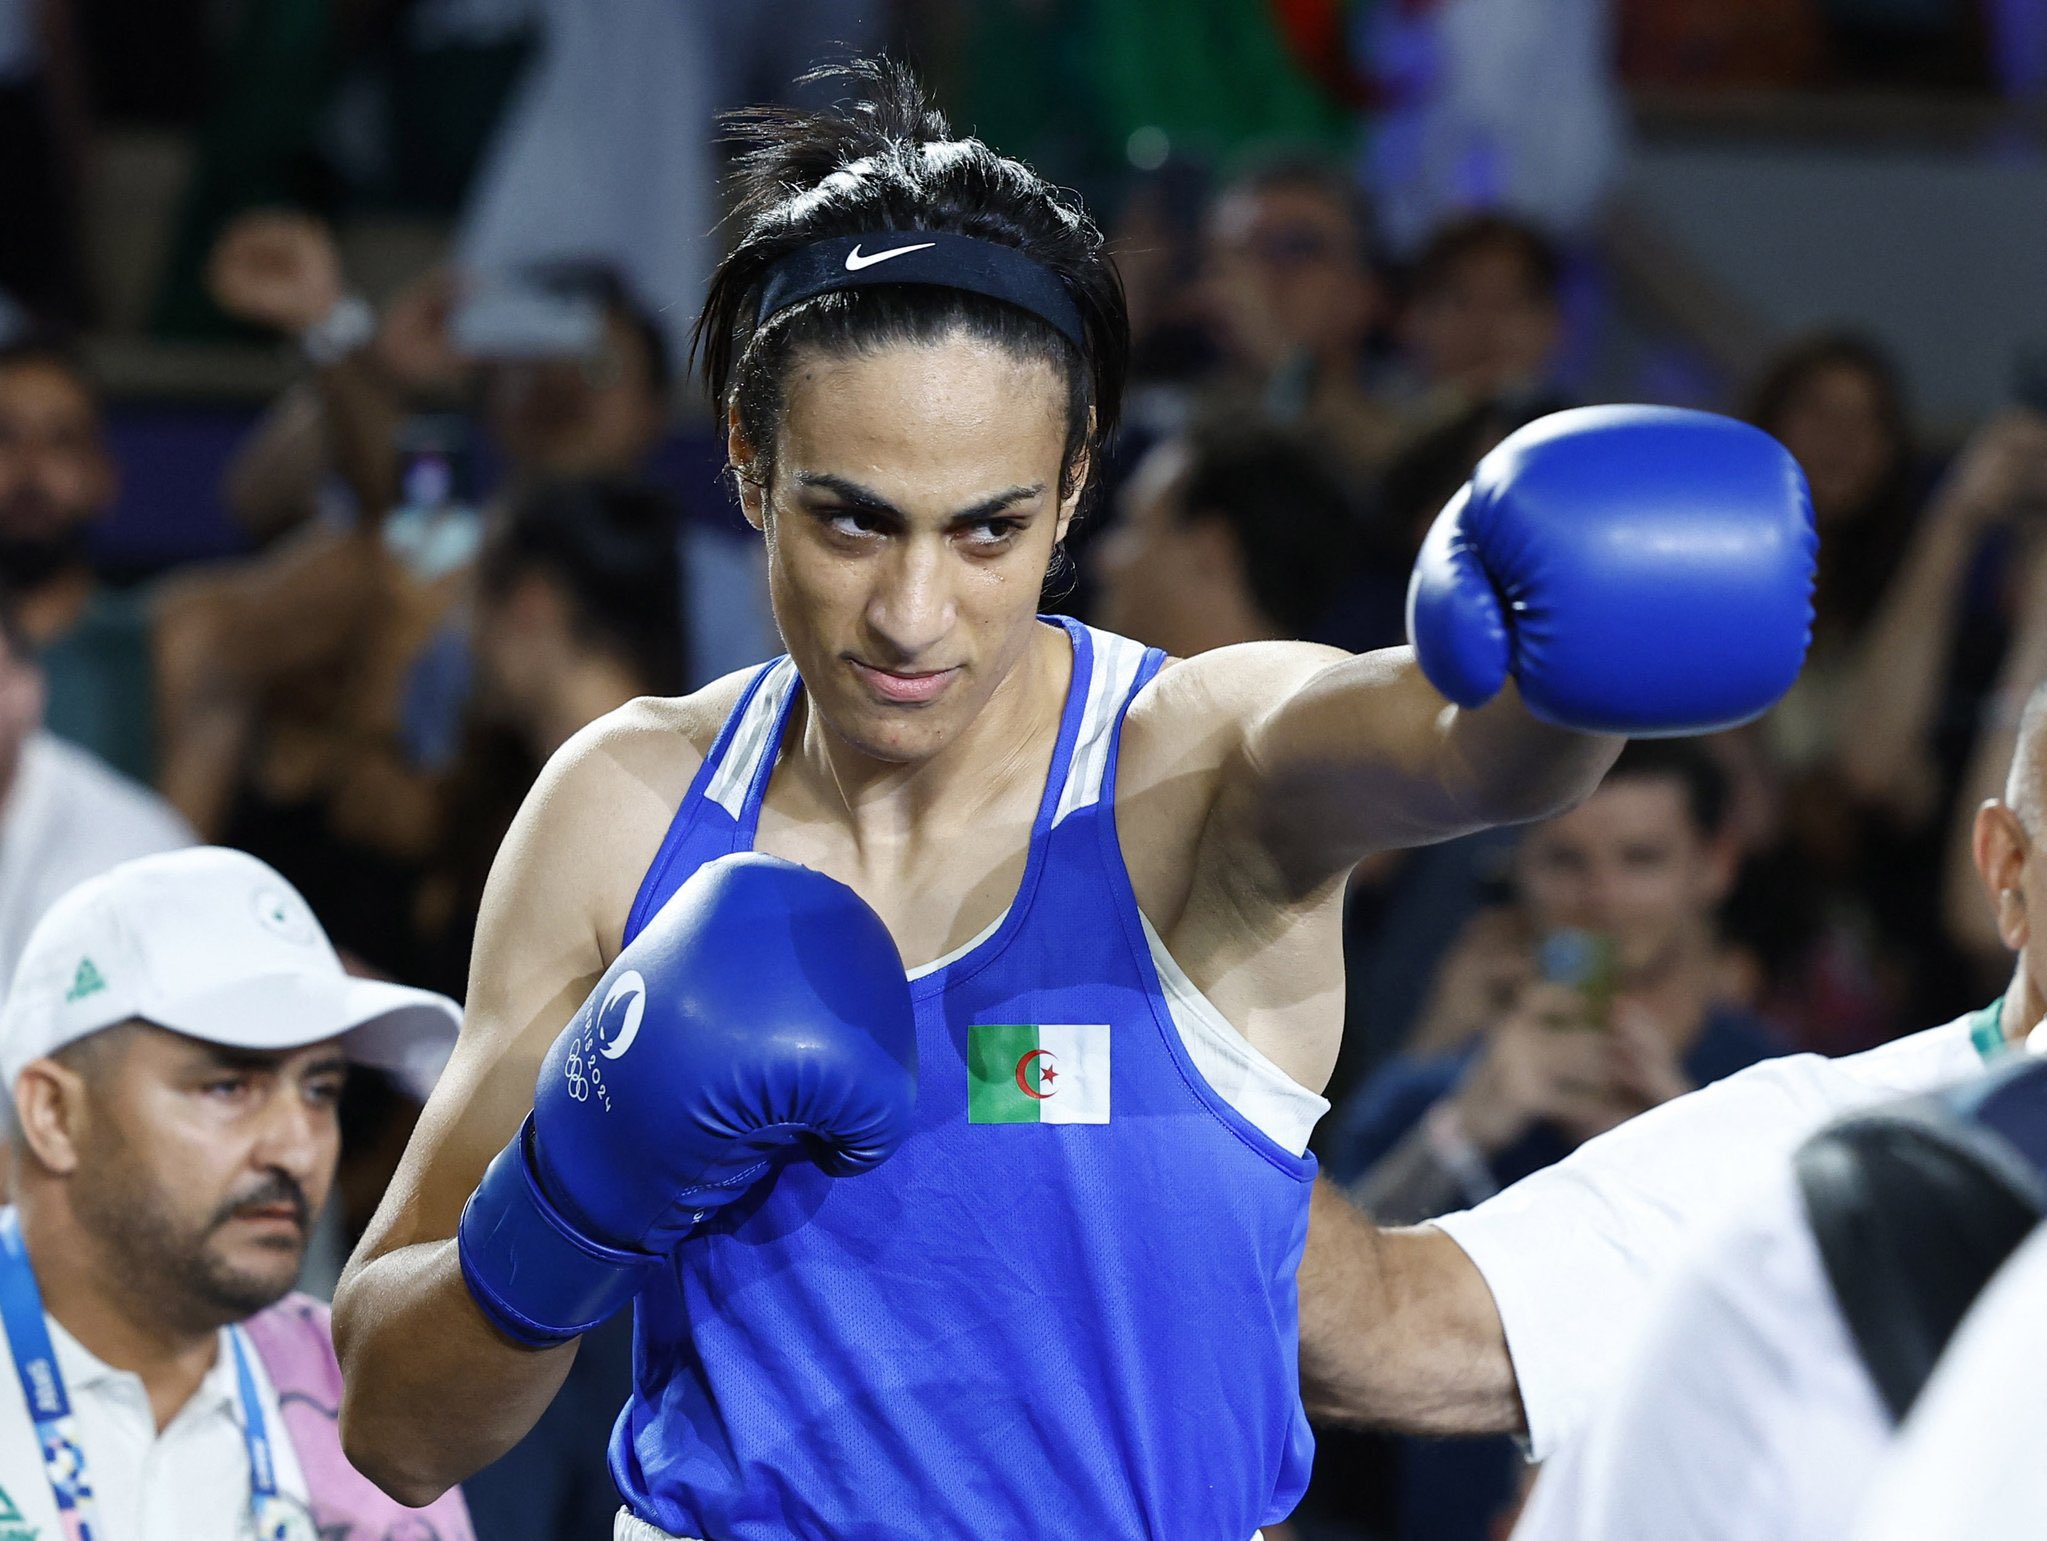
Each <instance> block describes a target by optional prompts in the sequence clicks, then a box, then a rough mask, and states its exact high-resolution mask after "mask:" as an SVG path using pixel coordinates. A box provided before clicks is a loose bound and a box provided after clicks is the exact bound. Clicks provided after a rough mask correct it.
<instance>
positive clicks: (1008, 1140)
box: [611, 622, 1326, 1541]
mask: <svg viewBox="0 0 2047 1541" xmlns="http://www.w3.org/2000/svg"><path fill="white" fill-rule="evenodd" d="M1062 624H1064V625H1065V626H1066V629H1067V631H1068V633H1069V634H1070V636H1071V638H1072V644H1073V682H1072V684H1071V686H1070V687H1069V689H1068V692H1067V700H1066V705H1065V709H1064V712H1063V714H1062V719H1061V723H1060V730H1059V742H1058V748H1057V751H1056V753H1055V754H1054V756H1053V760H1052V767H1051V772H1050V774H1049V776H1048V777H1047V780H1046V786H1045V791H1044V796H1043V799H1042V801H1041V803H1040V806H1039V809H1038V814H1037V818H1036V821H1035V823H1034V825H1033V828H1032V833H1031V846H1030V854H1029V858H1028V861H1027V864H1026V867H1025V871H1024V876H1023V881H1022V883H1021V884H1020V886H1019V888H1018V891H1017V894H1016V897H1015V898H1014V900H1013V901H1012V903H1011V905H1010V908H1009V909H1008V911H1007V912H1006V913H1005V914H1004V915H1003V916H1002V918H1001V919H1000V920H998V921H997V922H996V923H995V924H994V925H993V926H992V927H991V928H990V929H989V930H988V931H987V932H985V933H983V934H982V935H981V936H980V937H977V938H976V939H975V940H973V941H972V942H970V943H968V944H967V945H966V946H965V947H964V948H962V949H960V950H959V951H958V952H956V953H954V954H953V955H951V956H950V957H948V958H944V959H941V960H939V961H938V962H936V963H934V964H931V965H929V966H927V967H925V968H922V969H919V970H916V971H914V972H913V974H912V983H911V992H912V998H913V1000H914V1002H915V1004H916V1012H917V1035H918V1042H917V1050H918V1092H917V1112H916V1122H915V1127H914V1130H913V1132H912V1133H911V1134H910V1136H909V1138H908V1139H907V1140H905V1141H904V1143H903V1145H902V1146H901V1147H900V1148H899V1149H898V1150H897V1151H896V1153H895V1154H894V1155H893V1156H892V1157H891V1158H890V1159H889V1160H888V1161H887V1162H886V1163H884V1164H883V1165H882V1166H881V1167H879V1168H877V1169H876V1170H875V1171H873V1172H870V1173H866V1174H864V1175H862V1176H859V1177H854V1178H847V1179H837V1180H835V1179H832V1178H829V1177H826V1176H825V1175H824V1174H823V1173H822V1172H820V1171H818V1170H817V1169H816V1168H815V1167H812V1166H809V1165H807V1164H803V1163H797V1164H794V1165H791V1166H790V1167H788V1168H786V1169H785V1170H784V1171H783V1172H782V1173H781V1174H780V1175H779V1176H778V1177H777V1178H776V1179H775V1180H774V1182H773V1183H771V1184H768V1185H765V1186H764V1188H763V1189H762V1191H761V1192H760V1193H759V1195H758V1196H757V1199H749V1200H748V1201H746V1202H744V1203H743V1204H741V1205H739V1206H735V1209H736V1210H739V1211H742V1212H739V1213H734V1212H731V1211H725V1212H721V1215H720V1217H719V1218H718V1219H715V1220H713V1221H710V1222H707V1224H706V1226H705V1228H704V1229H703V1230H701V1231H699V1232H697V1233H696V1234H694V1235H692V1236H691V1237H690V1238H689V1239H688V1240H687V1241H685V1242H684V1243H683V1244H682V1245H681V1246H680V1247H679V1248H677V1249H676V1251H675V1253H674V1254H673V1256H672V1258H671V1266H670V1267H669V1268H668V1269H667V1270H666V1271H664V1273H663V1274H662V1275H661V1277H660V1279H659V1281H658V1282H657V1283H656V1284H654V1285H653V1286H651V1287H650V1288H649V1289H648V1290H646V1291H645V1292H644V1293H643V1294H642V1295H641V1296H640V1298H639V1301H638V1303H637V1306H636V1308H635V1309H636V1311H637V1323H636V1325H637V1332H636V1334H635V1339H636V1341H635V1345H634V1366H633V1379H634V1386H633V1396H632V1400H631V1401H630V1402H629V1403H628V1404H627V1406H626V1409H625V1411H624V1413H623V1414H621V1416H620V1418H619V1421H618V1424H617V1427H616V1428H615V1429H614V1431H613V1434H612V1443H611V1468H612V1474H613V1476H614V1478H615V1479H616V1481H617V1483H618V1487H619V1491H620V1492H621V1493H622V1494H623V1495H624V1498H625V1501H626V1503H627V1505H628V1506H629V1507H630V1508H631V1510H632V1512H633V1513H634V1514H636V1515H638V1516H639V1517H640V1518H642V1519H644V1520H646V1521H648V1522H649V1523H651V1524H653V1525H655V1526H658V1527H659V1528H660V1529H662V1530H665V1531H668V1532H669V1533H671V1534H673V1535H678V1536H690V1537H703V1538H705V1541H792V1538H818V1541H823V1538H830V1541H899V1538H900V1541H912V1538H915V1541H929V1538H934V1537H947V1538H952V1537H957V1538H969V1537H971V1538H974V1541H995V1538H1002V1537H1025V1536H1029V1537H1047V1536H1050V1537H1062V1538H1079V1537H1086V1538H1089V1541H1094V1538H1101V1541H1108V1538H1116V1541H1125V1538H1133V1537H1155V1538H1159V1541H1248V1538H1249V1537H1250V1536H1251V1534H1252V1532H1253V1530H1254V1529H1255V1528H1256V1527H1258V1526H1259V1525H1261V1524H1265V1523H1268V1522H1270V1521H1274V1520H1277V1519H1280V1518H1283V1517H1284V1516H1285V1515H1286V1514H1287V1513H1288V1512H1289V1511H1290V1510H1291V1509H1292V1508H1293V1506H1294V1503H1295V1501H1296V1500H1297V1499H1298V1498H1299V1496H1300V1493H1301V1490H1302V1487H1303V1486H1304V1485H1305V1483H1306V1481H1307V1476H1308V1467H1309V1460H1310V1456H1311V1454H1312V1451H1313V1438H1312V1436H1311V1435H1310V1433H1309V1430H1308V1425H1307V1421H1306V1419H1305V1417H1304V1416H1303V1414H1302V1410H1301V1401H1300V1390H1299V1385H1298V1376H1297V1366H1296V1358H1297V1351H1298V1349H1297V1340H1298V1320H1297V1313H1296V1302H1295V1284H1294V1274H1295V1270H1296V1268H1297V1267H1298V1266H1299V1263H1300V1258H1301V1248H1302V1245H1303V1243H1304V1241H1305V1239H1306V1236H1307V1223H1308V1193H1309V1187H1310V1184H1311V1182H1312V1180H1313V1177H1314V1173H1315V1161H1314V1158H1313V1157H1312V1156H1310V1155H1307V1154H1305V1144H1306V1139H1307V1131H1308V1129H1309V1128H1310V1127H1312V1124H1313V1121H1314V1118H1315V1117H1316V1116H1317V1115H1319V1113H1320V1112H1321V1111H1322V1109H1323V1108H1324V1107H1325V1106H1326V1104H1324V1103H1323V1102H1322V1100H1321V1099H1320V1098H1319V1097H1315V1096H1314V1095H1313V1094H1311V1093H1309V1092H1306V1091H1305V1090H1303V1089H1302V1088H1300V1087H1298V1086H1297V1085H1295V1084H1294V1083H1293V1082H1291V1081H1289V1080H1287V1079H1286V1078H1285V1076H1284V1075H1283V1073H1281V1072H1280V1071H1279V1070H1278V1069H1277V1068H1276V1067H1274V1066H1272V1065H1271V1064H1270V1062H1268V1061H1266V1060H1264V1059H1263V1057H1262V1056H1260V1055H1259V1054H1258V1053H1257V1051H1256V1050H1254V1049H1253V1048H1252V1047H1251V1046H1250V1045H1249V1043H1248V1042H1246V1041H1245V1040H1244V1039H1243V1038H1242V1037H1241V1035H1239V1034H1237V1033H1235V1032H1234V1030H1232V1029H1231V1028H1230V1027H1229V1026H1228V1024H1226V1023H1224V1022H1223V1021H1222V1020H1221V1018H1220V1017H1219V1015H1217V1014H1216V1012H1215V1010H1214V1008H1213V1007H1212V1006H1210V1005H1209V1004H1208V1003H1207V1002H1206V1001H1205V1000H1204V999H1202V998H1201V996H1200V995H1199V992H1198V991H1196V990H1195V989H1194V987H1193V985H1192V984H1191V983H1189V982H1188V980H1187V979H1186V977H1185V976H1184V975H1183V974H1181V973H1180V971H1179V969H1178V968H1177V966H1175V965H1174V964H1173V962H1172V960H1171V958H1170V955H1168V954H1166V952H1165V950H1164V948H1163V947H1162V946H1161V945H1160V944H1159V943H1158V940H1157V937H1156V934H1155V933H1154V932H1153V931H1152V930H1151V928H1150V925H1149V922H1148V921H1147V920H1146V919H1145V918H1144V917H1143V916H1142V915H1140V914H1139V912H1138V908H1137V901H1136V898H1135V896H1134V894H1133V893H1132V891H1131V887H1130V880H1129V877H1128V876H1127V874H1126V872H1125V870H1124V864H1123V858H1122V853H1121V850H1120V848H1119V847H1118V844H1117V838H1116V824H1115V818H1114V814H1113V810H1114V806H1115V785H1116V754H1117V743H1118V738H1119V734H1120V731H1121V728H1122V723H1123V718H1124V714H1125V713H1126V712H1127V710H1128V708H1129V704H1130V702H1131V700H1132V699H1133V698H1134V697H1135V696H1136V694H1137V692H1138V691H1139V690H1141V689H1142V688H1143V687H1144V685H1145V684H1146V683H1147V682H1148V681H1149V680H1150V679H1151V678H1152V676H1153V675H1154V674H1156V673H1157V672H1158V669H1159V666H1160V664H1161V663H1162V662H1163V658H1162V656H1161V655H1160V654H1159V653H1157V652H1156V651H1147V650H1145V649H1143V648H1141V647H1139V646H1138V645H1137V644H1136V643H1133V642H1130V641H1127V640H1126V639H1124V638H1121V637H1114V636H1110V635H1109V634H1107V633H1103V632H1097V631H1092V630H1090V629H1089V628H1086V627H1083V626H1080V625H1078V624H1076V623H1072V622H1064V623H1062ZM798 685H799V682H798V680H797V678H796V673H795V668H794V666H793V664H791V663H790V662H789V660H787V659H786V658H785V659H781V660H778V661H776V662H775V663H772V664H769V665H766V666H764V667H763V668H762V670H761V671H760V673H759V674H758V675H757V676H756V677H755V678H754V680H753V681H752V683H751V684H750V685H749V687H748V689H747V691H746V694H745V695H744V696H743V697H742V698H741V700H740V703H739V705H738V706H737V707H736V708H735V710H734V712H733V715H732V717H731V719H730V720H729V721H728V722H727V723H726V724H725V728H724V731H723V732H722V733H721V734H720V736H719V738H718V740H717V743H716V744H715V746H714V747H713V748H712V751H711V753H710V755H709V757H708V758H707V759H706V760H705V762H704V765H703V768H702V770H701V772H700V773H699V774H698V776H697V778H696V780H695V783H694V784H693V785H692V786H691V788H690V790H689V793H688V795H687V796H686V797H685V798H684V800H683V803H682V806H681V808H680V809H678V810H677V812H676V815H675V819H674V822H673V825H672V826H671V828H670V830H669V832H668V836H667V839H666V840H665V841H664V843H663V845H662V847H661V850H660V852H659V853H658V854H657V856H656V857H655V859H654V863H653V865H652V867H651V868H650V869H649V870H648V873H647V876H646V879H645V881H644V882H643V884H642V885H641V889H640V892H639V896H638V899H637V901H636V902H635V904H634V906H633V911H632V915H631V918H630V920H629V922H628V925H627V940H631V938H632V937H633V936H634V935H636V934H637V933H638V931H639V930H640V928H641V927H642V926H643V925H644V924H645V923H646V921H647V919H648V917H649V916H651V915H652V914H653V913H654V912H655V911H656V910H657V909H659V907H660V906H661V905H662V904H663V903H665V902H666V901H667V899H668V897H669V896H670V895H671V894H672V893H673V892H674V891H675V889H676V887H677V885H678V884H680V883H681V882H682V880H683V879H684V878H686V877H687V876H688V875H689V874H690V873H691V872H693V871H695V870H696V868H697V867H698V866H700V865H701V864H702V863H704V862H706V861H709V860H711V859H712V858H714V857H717V856H721V855H724V854H726V853H728V852H732V851H742V850H748V849H750V848H751V847H752V844H753V840H754V832H755V829H756V827H757V824H758V821H759V817H760V809H761V802H762V798H763V796H764V795H765V793H766V790H767V785H768V780H769V777H770V775H771V773H772V771H773V769H774V764H775V760H776V757H777V754H778V753H779V748H780V745H781V743H782V741H783V737H784V730H785V728H786V725H787V723H788V720H789V713H790V710H791V708H792V707H793V705H794V703H795V700H796V695H797V690H798ZM1001 1024H1009V1025H1011V1026H1010V1027H1009V1028H1007V1029H1004V1030H1003V1031H1001V1032H998V1033H997V1034H995V1035H994V1036H993V1037H984V1036H982V1035H976V1034H975V1033H974V1031H973V1030H974V1029H975V1028H976V1026H977V1025H981V1026H992V1025H1001ZM1018 1024H1022V1025H1024V1026H1023V1027H1017V1026H1016V1025H1018ZM1031 1026H1036V1027H1038V1028H1040V1029H1041V1036H1040V1038H1039V1039H1038V1040H1037V1041H1041V1042H1045V1043H1052V1044H1055V1045H1063V1046H1067V1047H1071V1046H1072V1045H1073V1044H1075V1043H1077V1042H1078V1041H1079V1040H1080V1039H1081V1038H1085V1039H1086V1040H1087V1042H1088V1043H1089V1044H1090V1045H1091V1047H1090V1048H1089V1049H1088V1050H1087V1055H1088V1056H1089V1057H1088V1059H1087V1065H1088V1071H1089V1077H1088V1087H1087V1094H1086V1096H1085V1097H1083V1098H1082V1099H1081V1100H1080V1101H1078V1102H1075V1103H1072V1104H1069V1105H1068V1108H1067V1109H1066V1112H1067V1113H1069V1114H1077V1115H1078V1116H1079V1117H1082V1118H1093V1117H1097V1116H1099V1117H1100V1118H1101V1119H1102V1121H1099V1122H1050V1121H1040V1122H989V1121H976V1119H975V1118H974V1117H973V1116H970V1097H969V1085H970V1079H971V1075H970V1064H969V1059H970V1052H971V1046H972V1045H974V1044H980V1045H981V1046H982V1050H983V1053H982V1059H983V1061H984V1063H983V1065H982V1067H981V1068H982V1072H983V1073H982V1085H983V1087H984V1091H983V1093H982V1094H981V1095H982V1098H984V1099H985V1098H986V1096H988V1095H989V1091H988V1089H989V1088H991V1087H992V1090H993V1091H994V1092H1002V1091H1004V1090H1005V1088H1003V1087H993V1085H992V1080H991V1078H990V1077H989V1076H988V1074H987V1067H986V1064H985V1060H986V1051H987V1050H988V1048H989V1046H990V1045H994V1046H996V1047H997V1048H999V1049H1001V1050H1002V1052H1003V1055H1004V1057H1003V1058H1002V1061H1001V1064H1000V1066H999V1067H998V1068H999V1071H1000V1074H999V1076H997V1077H995V1078H993V1079H1000V1080H1005V1081H1006V1080H1007V1078H1008V1076H1009V1071H1010V1067H1009V1064H1008V1057H1009V1054H1010V1051H1012V1050H1013V1049H1014V1048H1015V1046H1016V1045H1017V1043H1019V1042H1023V1043H1026V1044H1028V1043H1029V1042H1030V1041H1032V1040H1031V1038H1030V1035H1029V1034H1028V1032H1027V1031H1026V1029H1027V1028H1028V1027H1031ZM1060 1030H1063V1031H1064V1033H1065V1036H1063V1037H1062V1036H1061V1031H1060ZM1014 1032H1024V1033H1025V1037H1024V1038H1023V1039H1021V1040H1020V1039H1017V1038H1015V1037H1014V1036H1011V1035H1012V1034H1013V1033H1014ZM1018 1057H1019V1058H1020V1057H1021V1056H1018ZM1042 1069H1043V1065H1042V1063H1040V1064H1039V1065H1037V1066H1036V1067H1035V1068H1033V1067H1030V1066H1025V1065H1023V1064H1021V1063H1020V1064H1019V1065H1018V1066H1017V1067H1016V1068H1015V1081H1016V1084H1017V1087H1018V1089H1019V1090H1021V1091H1024V1092H1026V1093H1030V1094H1032V1095H1033V1096H1034V1097H1035V1098H1036V1099H1038V1100H1040V1101H1042V1102H1043V1103H1044V1105H1045V1108H1046V1109H1047V1112H1046V1114H1045V1116H1046V1117H1047V1118H1049V1117H1051V1116H1052V1115H1051V1114H1050V1112H1049V1109H1050V1106H1051V1102H1052V1099H1053V1095H1056V1093H1057V1092H1065V1091H1067V1090H1069V1089H1070V1087H1071V1084H1072V1083H1071V1082H1070V1081H1067V1082H1059V1083H1055V1082H1053V1081H1047V1080H1042V1079H1040V1078H1039V1072H1041V1071H1042ZM1104 1073H1105V1074H1106V1076H1107V1080H1108V1087H1107V1092H1106V1096H1104V1095H1103V1092H1102V1088H1101V1086H1100V1084H1099V1083H1100V1080H1101V1078H1102V1076H1103V1074H1104ZM1089 1099H1092V1100H1091V1101H1090V1100H1089ZM1017 1100H1018V1099H1015V1098H1010V1099H1009V1101H1010V1102H1011V1103H1014V1102H1016V1101H1017ZM992 1110H993V1105H992V1104H988V1103H986V1102H985V1101H984V1100H977V1101H976V1102H975V1103H974V1108H973V1110H971V1111H978V1112H980V1113H982V1114H984V1115H985V1114H987V1113H988V1112H990V1111H992Z"/></svg>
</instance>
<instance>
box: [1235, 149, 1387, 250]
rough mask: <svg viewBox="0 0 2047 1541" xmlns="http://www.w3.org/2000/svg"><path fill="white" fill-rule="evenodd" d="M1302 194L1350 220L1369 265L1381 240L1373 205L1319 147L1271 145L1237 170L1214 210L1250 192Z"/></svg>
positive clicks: (1347, 175) (1352, 233)
mask: <svg viewBox="0 0 2047 1541" xmlns="http://www.w3.org/2000/svg"><path fill="white" fill-rule="evenodd" d="M1278 192H1303V193H1308V194H1311V195H1312V196H1314V197H1317V198H1320V199H1322V200H1323V202H1325V203H1328V204H1329V205H1331V206H1332V207H1334V208H1336V209H1338V210H1340V211H1341V212H1342V213H1343V216H1344V218H1345V219H1347V220H1348V221H1349V222H1350V229H1351V237H1352V240H1353V241H1354V242H1355V243H1356V252H1355V255H1356V258H1357V262H1358V265H1359V266H1360V267H1364V266H1368V265H1369V264H1370V263H1371V260H1372V254H1373V252H1374V251H1375V250H1376V249H1377V246H1378V240H1377V235H1376V232H1375V231H1374V228H1373V223H1372V206H1371V203H1370V201H1369V200H1367V199H1366V197H1365V195H1364V192H1363V190H1362V189H1361V188H1360V187H1359V186H1358V184H1357V179H1356V178H1355V177H1353V176H1352V175H1351V174H1350V172H1349V171H1348V170H1347V169H1346V168H1345V167H1344V166H1343V165H1342V164H1340V163H1339V162H1337V161H1335V160H1333V159H1331V158H1330V157H1329V156H1328V155H1326V154H1323V153H1322V152H1320V151H1317V150H1314V149H1310V148H1304V147H1300V146H1285V147H1281V148H1278V149H1271V148H1268V149H1266V150H1264V151H1262V152H1260V153H1258V154H1256V155H1253V156H1251V157H1249V158H1247V159H1245V160H1244V161H1242V162H1241V163H1239V164H1238V165H1237V166H1235V167H1234V168H1232V170H1231V173H1230V176H1229V178H1228V180H1226V181H1225V182H1224V183H1223V184H1222V186H1221V187H1220V188H1218V189H1217V190H1216V193H1215V197H1214V199H1213V201H1212V203H1211V205H1210V207H1211V208H1214V207H1218V206H1220V205H1221V204H1222V203H1223V201H1224V200H1225V199H1228V198H1233V197H1238V196H1242V195H1245V194H1251V195H1256V194H1259V193H1278Z"/></svg>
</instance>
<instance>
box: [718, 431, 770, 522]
mask: <svg viewBox="0 0 2047 1541" xmlns="http://www.w3.org/2000/svg"><path fill="white" fill-rule="evenodd" d="M725 468H726V469H727V470H728V471H730V472H731V473H732V489H733V491H734V492H736V493H737V494H738V496H739V511H740V512H741V513H742V514H744V515H745V516H746V522H747V523H748V524H750V525H752V526H753V527H754V528H755V529H756V530H765V529H766V528H767V518H768V509H767V501H768V499H767V492H768V485H767V481H766V479H765V478H764V477H763V476H762V475H761V474H760V468H759V456H758V454H757V453H756V451H755V449H754V447H753V445H752V444H751V443H749V442H748V440H747V438H746V435H745V434H743V433H741V432H740V431H739V409H738V408H737V407H734V408H733V409H732V410H731V411H730V412H729V413H727V414H726V418H725Z"/></svg>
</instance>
